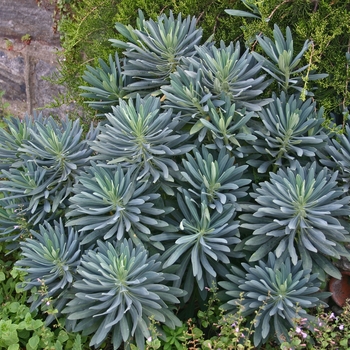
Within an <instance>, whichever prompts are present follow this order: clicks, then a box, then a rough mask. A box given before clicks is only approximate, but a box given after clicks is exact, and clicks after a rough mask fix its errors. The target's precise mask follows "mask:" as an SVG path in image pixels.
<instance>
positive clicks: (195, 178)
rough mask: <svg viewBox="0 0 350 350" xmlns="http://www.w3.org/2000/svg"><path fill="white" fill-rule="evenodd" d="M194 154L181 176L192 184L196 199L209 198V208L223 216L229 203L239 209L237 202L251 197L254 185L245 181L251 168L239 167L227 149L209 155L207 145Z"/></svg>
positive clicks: (184, 163)
mask: <svg viewBox="0 0 350 350" xmlns="http://www.w3.org/2000/svg"><path fill="white" fill-rule="evenodd" d="M193 153H194V157H193V156H192V155H191V153H188V154H187V160H183V166H184V171H182V172H181V175H182V176H183V178H184V179H185V180H186V181H187V182H188V184H189V186H186V189H187V190H189V191H190V192H191V193H192V194H193V196H194V197H195V198H196V199H200V198H202V197H203V196H205V197H206V198H207V202H208V206H209V207H210V208H212V209H216V210H217V211H218V212H219V213H221V212H222V211H223V205H225V204H226V203H232V204H234V205H235V207H236V208H237V209H239V208H240V206H239V203H238V202H237V199H238V198H242V197H245V196H247V192H246V191H247V189H248V187H247V185H249V183H250V182H251V180H250V179H246V178H244V172H245V171H246V169H247V167H248V166H247V165H242V166H238V165H236V164H235V158H234V157H232V156H230V154H229V153H228V152H227V151H226V149H224V148H223V149H222V150H221V151H220V152H219V153H216V152H209V151H208V150H207V149H206V148H205V147H204V146H203V147H202V148H201V149H200V151H199V150H197V149H196V150H194V152H193ZM186 185H187V184H186Z"/></svg>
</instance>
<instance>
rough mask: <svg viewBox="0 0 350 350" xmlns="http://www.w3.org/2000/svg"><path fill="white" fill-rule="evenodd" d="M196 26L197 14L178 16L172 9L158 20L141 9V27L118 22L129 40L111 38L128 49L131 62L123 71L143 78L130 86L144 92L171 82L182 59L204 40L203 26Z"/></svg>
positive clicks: (128, 59)
mask: <svg viewBox="0 0 350 350" xmlns="http://www.w3.org/2000/svg"><path fill="white" fill-rule="evenodd" d="M196 25H197V19H196V18H195V17H192V18H191V17H190V16H188V17H187V18H184V19H183V18H182V16H181V14H179V15H178V16H177V18H175V17H174V15H173V13H172V12H171V11H170V14H169V16H166V15H165V14H162V15H160V16H159V17H158V18H157V20H156V21H153V20H152V19H149V20H145V19H144V16H143V13H142V11H139V18H138V25H137V28H132V27H131V26H130V25H129V26H125V25H123V24H121V23H116V29H117V31H118V32H119V33H120V34H122V35H123V36H124V37H125V38H126V39H128V41H127V42H125V41H121V40H116V39H111V40H110V41H111V42H112V43H113V45H114V46H116V47H118V48H123V49H125V51H124V55H125V56H126V57H127V63H126V64H125V65H124V71H123V74H125V75H126V76H132V77H137V78H138V79H139V81H138V82H135V83H132V84H130V85H129V86H128V89H129V90H136V91H138V93H141V92H142V91H143V90H144V91H145V92H147V90H148V91H149V90H150V89H151V91H154V90H156V89H158V88H160V86H162V85H164V84H167V83H168V82H169V75H170V73H172V72H174V71H175V70H176V67H177V66H178V65H179V63H180V61H181V60H182V59H183V58H184V57H191V56H193V55H194V54H195V53H196V50H195V46H196V45H199V43H200V41H201V39H202V29H201V28H196Z"/></svg>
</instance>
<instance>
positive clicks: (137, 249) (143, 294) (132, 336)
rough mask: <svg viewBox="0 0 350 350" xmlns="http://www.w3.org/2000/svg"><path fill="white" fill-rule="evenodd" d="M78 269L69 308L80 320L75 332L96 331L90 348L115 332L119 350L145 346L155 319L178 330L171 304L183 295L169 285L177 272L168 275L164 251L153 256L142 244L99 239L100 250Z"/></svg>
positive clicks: (73, 317)
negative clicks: (162, 253) (122, 347)
mask: <svg viewBox="0 0 350 350" xmlns="http://www.w3.org/2000/svg"><path fill="white" fill-rule="evenodd" d="M78 273H79V275H80V277H81V279H80V280H78V281H77V282H75V283H74V288H75V296H74V298H73V299H72V300H71V301H70V302H69V303H68V305H67V308H66V309H65V310H64V312H65V313H68V319H70V320H75V321H76V325H75V328H74V330H75V331H82V332H83V334H93V337H92V339H91V342H90V346H96V347H97V346H99V345H100V344H101V343H102V342H103V341H104V340H105V339H106V338H107V337H108V336H110V339H111V342H112V344H113V347H114V349H118V348H119V347H120V345H121V344H124V348H125V349H129V348H130V343H133V344H136V345H137V348H138V349H140V350H143V349H144V348H145V339H147V338H148V337H150V335H151V334H150V330H149V326H150V317H152V318H153V319H154V320H155V321H158V322H161V323H164V324H165V325H167V326H168V327H170V328H173V329H174V328H175V326H180V325H181V322H180V321H179V319H178V318H177V317H176V316H175V314H174V313H173V310H172V308H173V307H174V306H175V305H176V304H177V303H179V299H178V297H181V296H182V295H183V294H184V293H183V291H181V290H180V289H178V288H175V287H170V286H168V284H169V282H170V281H173V280H176V279H177V276H175V275H173V274H167V273H164V272H163V271H162V263H161V261H160V260H159V254H156V255H153V256H149V253H148V251H147V250H146V249H145V248H144V247H143V245H142V244H139V245H137V246H134V245H133V243H132V241H131V240H130V239H129V240H126V239H124V240H122V241H119V242H117V243H115V244H111V243H104V242H101V241H99V242H98V249H97V250H89V251H88V252H87V253H86V254H84V255H83V257H82V259H81V265H80V266H79V268H78Z"/></svg>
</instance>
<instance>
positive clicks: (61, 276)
mask: <svg viewBox="0 0 350 350" xmlns="http://www.w3.org/2000/svg"><path fill="white" fill-rule="evenodd" d="M254 9H255V8H254ZM255 10H256V11H258V10H259V9H255ZM258 15H260V14H259V13H258V12H257V13H256V14H254V16H258ZM195 23H197V19H196V18H195V17H191V16H187V17H186V16H185V15H181V16H180V15H178V16H175V15H174V14H173V13H172V12H169V14H168V15H167V14H165V13H163V14H161V15H159V16H158V17H157V18H156V19H149V20H148V19H146V17H145V14H144V13H143V12H142V11H140V12H139V16H138V18H137V21H136V24H135V26H132V25H124V24H122V23H117V25H116V26H115V28H116V30H117V31H118V32H119V35H120V36H123V37H124V39H123V40H120V39H116V38H111V41H112V43H114V45H116V46H117V47H118V49H123V50H124V53H121V54H119V55H117V54H116V53H113V55H111V56H110V58H109V62H108V63H106V61H105V60H103V59H102V58H101V59H100V60H99V64H100V66H97V67H92V66H90V67H88V68H87V70H86V73H85V74H84V77H83V78H84V79H85V81H86V83H85V85H84V86H83V87H82V89H81V90H82V91H84V92H83V93H82V94H83V96H84V97H85V98H87V100H86V103H87V104H88V105H89V106H90V107H91V108H92V109H94V110H96V111H97V113H98V114H99V115H100V119H101V121H100V123H98V125H96V126H95V127H91V129H90V131H89V132H87V133H86V134H84V132H83V129H82V126H81V122H80V121H79V120H76V121H74V122H72V121H70V120H69V119H68V118H67V119H65V120H62V121H56V120H54V119H53V118H52V117H45V116H43V115H39V116H33V117H32V118H31V117H26V119H25V120H24V122H23V123H22V122H20V121H18V120H17V119H16V118H12V119H10V120H9V121H8V122H7V127H6V128H4V129H2V130H1V132H0V148H1V151H2V153H1V155H2V160H1V179H0V189H1V191H2V192H3V197H1V198H0V205H1V211H0V222H1V231H0V232H1V235H2V237H1V239H2V240H3V241H5V242H7V243H8V249H16V248H17V249H18V254H21V258H20V259H19V261H18V262H17V265H18V271H21V272H22V273H23V274H24V275H23V277H22V280H23V283H22V284H21V285H22V286H23V288H24V289H25V290H28V291H29V290H30V291H31V293H32V296H31V297H30V298H29V301H31V302H32V310H34V311H36V312H46V311H47V310H46V307H47V306H48V305H51V306H52V307H53V308H54V312H53V313H50V316H52V314H53V315H54V317H48V318H47V320H46V322H47V324H49V323H50V322H53V321H55V322H58V324H59V325H60V322H61V321H60V320H64V321H63V322H64V325H65V327H66V329H67V330H68V331H71V332H82V334H83V336H84V337H85V336H89V341H90V346H92V347H104V346H109V345H111V346H113V347H114V348H115V349H118V348H120V347H121V348H123V349H135V348H136V347H137V349H140V350H143V349H146V348H150V347H151V346H153V347H154V348H157V347H158V348H159V346H160V345H159V342H161V341H163V342H165V343H166V342H167V339H168V344H169V343H170V342H172V344H177V343H176V341H177V342H178V344H179V345H176V348H177V349H181V347H182V345H181V344H180V343H179V340H178V337H179V339H180V338H181V335H179V334H180V333H179V332H180V331H179V330H181V329H184V327H186V321H187V320H188V319H189V318H193V317H195V316H196V315H197V312H198V311H199V312H202V319H203V318H204V317H203V312H204V311H203V310H205V304H206V303H208V302H210V299H208V298H209V293H208V291H209V290H212V289H213V287H214V289H215V286H219V287H220V288H223V289H221V290H220V291H219V293H218V294H217V297H218V299H217V301H216V303H217V304H216V305H215V306H213V308H214V309H215V308H216V317H219V315H221V316H222V319H221V322H222V320H223V319H227V318H230V317H231V318H235V317H237V314H238V315H240V316H241V317H242V319H240V323H244V322H247V324H246V325H245V326H244V327H243V329H244V333H243V336H244V337H245V338H247V340H246V341H244V342H245V344H248V342H253V343H254V345H255V346H260V345H263V346H266V348H268V346H270V345H271V344H275V345H276V344H279V343H283V342H285V341H287V342H288V341H292V338H291V336H290V332H289V331H290V329H289V328H290V327H292V328H295V327H297V326H298V325H299V324H300V322H304V323H305V324H307V325H309V323H308V322H309V320H312V315H311V314H312V312H313V310H314V308H315V307H316V306H318V305H324V298H325V297H326V296H328V295H329V294H328V293H320V291H319V289H320V286H321V284H323V285H324V284H325V282H326V281H327V279H328V278H329V276H335V277H337V278H339V277H340V274H339V271H338V269H337V268H336V267H335V265H334V264H333V263H334V261H336V260H339V259H340V258H341V257H349V252H348V250H347V249H346V243H347V242H349V240H350V239H349V236H350V235H349V227H348V226H349V225H348V221H349V220H348V217H349V215H350V206H349V202H350V196H349V193H348V187H347V186H343V183H344V182H345V183H347V174H348V173H349V168H348V162H347V160H348V152H347V151H348V148H349V147H348V143H349V139H348V137H349V136H348V132H349V129H348V128H343V129H342V128H341V127H336V126H334V125H332V127H333V130H331V129H329V128H327V127H325V125H324V118H323V113H324V112H323V111H324V110H323V107H321V106H320V105H319V104H318V101H317V99H316V100H315V99H311V98H309V95H310V93H311V92H310V89H309V87H308V85H305V81H304V79H303V78H304V73H305V72H307V74H308V77H309V78H310V79H313V80H314V81H315V83H318V82H319V81H320V79H321V78H324V77H325V76H324V75H322V74H316V73H312V72H311V71H310V69H311V66H310V65H305V64H304V63H303V62H302V60H303V57H304V56H305V55H306V53H307V49H306V48H307V47H308V46H309V41H308V40H305V41H304V43H303V45H302V46H301V49H297V48H295V45H294V40H293V38H292V31H291V30H290V29H289V28H287V29H285V30H284V29H282V28H280V27H279V26H277V25H275V26H274V30H273V32H272V34H271V36H270V37H268V36H264V38H263V39H262V38H260V37H259V36H258V37H257V42H256V46H257V48H258V47H259V50H260V53H259V54H258V53H257V52H256V51H254V52H252V51H251V50H250V49H248V48H247V49H245V50H242V49H241V45H240V42H235V43H228V44H226V43H224V42H223V41H222V42H220V43H218V44H217V43H215V42H213V41H211V40H205V38H203V32H202V30H201V29H200V28H199V29H198V28H197V27H196V26H195ZM178 36H180V37H181V38H182V41H180V42H179V41H178V40H177V39H178ZM184 43H188V44H189V45H185V46H184V45H183V44H184ZM190 44H193V45H190ZM259 45H260V46H259ZM119 57H121V58H119ZM140 67H142V69H140ZM146 67H147V68H146ZM138 73H139V74H138ZM315 86H316V85H315ZM334 131H339V132H343V135H338V134H337V133H335V132H334ZM341 145H344V147H342V146H341ZM335 167H336V168H338V169H339V170H337V169H335ZM257 261H258V262H257ZM242 267H243V269H244V270H245V271H243V270H242ZM45 302H46V304H45ZM47 303H48V305H47ZM189 306H190V307H189ZM216 322H218V319H217V318H216V319H215V318H214V320H213V315H209V316H208V318H207V320H206V321H205V322H203V323H202V326H203V328H208V325H209V324H210V323H212V324H213V323H216ZM236 322H238V321H237V320H236V321H235V324H236ZM205 324H206V326H205ZM232 324H234V323H232ZM247 325H250V326H247ZM188 327H189V331H188V332H187V333H186V336H184V337H183V338H182V340H181V341H182V343H183V344H185V345H188V346H189V344H190V342H191V341H192V345H193V344H196V343H197V342H198V341H199V340H198V339H199V338H201V337H202V334H203V331H201V332H202V334H200V333H197V336H196V337H194V336H192V340H190V339H189V337H190V338H191V336H190V335H189V334H191V331H193V332H195V331H194V329H196V328H195V327H192V326H191V321H189V326H188ZM249 327H250V331H249ZM232 328H235V327H234V326H232ZM193 334H195V333H193ZM193 334H192V335H193ZM220 334H221V333H220ZM220 334H219V333H218V332H217V330H216V333H215V335H214V336H213V337H212V339H210V340H208V341H206V342H203V344H204V343H206V344H207V345H206V346H207V348H210V347H209V345H208V344H209V343H210V342H211V341H213V342H214V340H215V342H216V340H217V338H220ZM158 335H159V337H160V339H161V341H160V340H159V339H158V338H157V336H158ZM207 336H208V337H210V332H209V331H208V333H207ZM153 338H156V340H157V342H156V340H154V339H153ZM169 339H171V340H169ZM221 339H222V338H221ZM242 339H243V338H240V339H239V340H238V343H242V341H243V340H242ZM236 340H237V339H236ZM236 340H235V341H236ZM222 341H223V340H222ZM235 341H233V340H232V339H230V338H228V339H227V341H226V345H227V344H232V343H234V342H235ZM210 344H211V343H210ZM221 344H222V343H221ZM249 344H251V343H249ZM193 346H196V345H193ZM223 346H224V345H221V347H223ZM249 346H250V348H252V345H249ZM276 346H279V345H276ZM281 346H282V345H281ZM203 347H204V348H205V345H203ZM227 348H229V347H227Z"/></svg>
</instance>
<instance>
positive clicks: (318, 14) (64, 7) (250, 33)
mask: <svg viewBox="0 0 350 350" xmlns="http://www.w3.org/2000/svg"><path fill="white" fill-rule="evenodd" d="M55 3H56V4H57V11H56V19H57V21H58V27H59V30H60V33H61V38H62V46H63V48H64V53H63V57H62V60H61V72H60V77H57V79H58V82H60V83H65V84H66V85H67V86H68V93H67V94H66V95H65V96H61V99H66V100H69V101H78V102H79V103H80V104H83V101H82V99H81V97H80V96H79V95H80V92H79V89H78V86H79V85H81V84H83V82H82V80H81V76H82V75H83V72H84V70H85V66H86V64H90V65H96V64H97V59H98V57H100V58H102V59H105V60H106V59H107V58H108V55H109V54H110V53H112V54H113V48H112V47H111V45H110V43H109V42H108V39H110V38H114V37H115V38H118V33H117V32H116V31H115V28H114V24H115V22H120V23H123V24H130V25H135V18H136V17H137V11H138V9H142V10H143V11H144V15H145V17H146V18H153V19H155V18H156V17H157V16H158V15H159V14H160V13H163V12H164V13H168V12H169V10H172V11H173V12H174V13H182V14H183V15H185V16H187V15H194V16H196V17H197V21H198V25H200V26H201V27H202V28H203V37H204V39H207V38H208V37H209V36H211V35H214V40H215V41H216V42H218V43H219V42H220V41H221V40H223V41H224V42H225V43H226V44H228V43H229V42H230V41H236V40H240V41H241V42H242V44H244V45H245V46H246V47H249V48H250V49H253V50H258V51H259V46H257V45H256V40H255V36H256V35H260V36H261V35H267V36H270V35H271V33H272V30H273V26H274V24H277V25H278V26H279V27H280V28H285V27H287V26H289V27H290V28H291V29H292V31H293V40H294V42H295V48H296V49H297V50H300V49H301V47H302V45H303V43H304V41H305V39H309V40H311V41H312V43H313V44H312V46H311V47H310V48H309V50H308V52H307V53H306V55H305V56H304V58H303V59H304V63H305V64H308V63H311V65H310V69H311V70H317V71H318V72H319V73H327V74H328V77H327V78H326V79H324V80H322V82H320V83H319V84H318V90H317V92H316V94H317V99H318V100H320V103H321V104H322V105H323V106H324V107H325V109H326V114H327V115H329V114H330V113H331V112H333V116H334V117H336V116H338V117H340V118H341V116H342V114H343V113H345V115H346V116H347V108H348V105H349V98H350V97H349V91H348V90H349V89H348V85H349V76H350V73H349V59H347V57H350V56H345V54H346V53H347V52H348V53H349V52H350V51H349V50H350V48H349V47H350V42H349V36H350V27H349V26H350V25H349V23H350V22H349V20H350V18H349V17H350V9H349V6H350V5H349V4H348V3H347V1H341V0H336V1H327V0H319V1H310V0H284V1H281V0H269V1H246V0H244V1H240V0H234V1H233V0H219V1H218V0H217V1H213V0H206V1H196V0H182V1H172V0H166V1H158V0H155V1H152V2H149V1H145V0H136V1H131V0H119V1H117V0H83V1H74V0H70V1H66V0H55ZM225 9H239V10H243V11H246V12H250V13H254V14H255V15H256V17H255V18H252V17H242V16H237V17H232V16H229V15H228V14H227V13H225V11H224V10H225ZM309 84H311V83H309ZM311 86H312V85H311ZM311 86H310V87H311ZM57 102H58V103H59V101H57Z"/></svg>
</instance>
